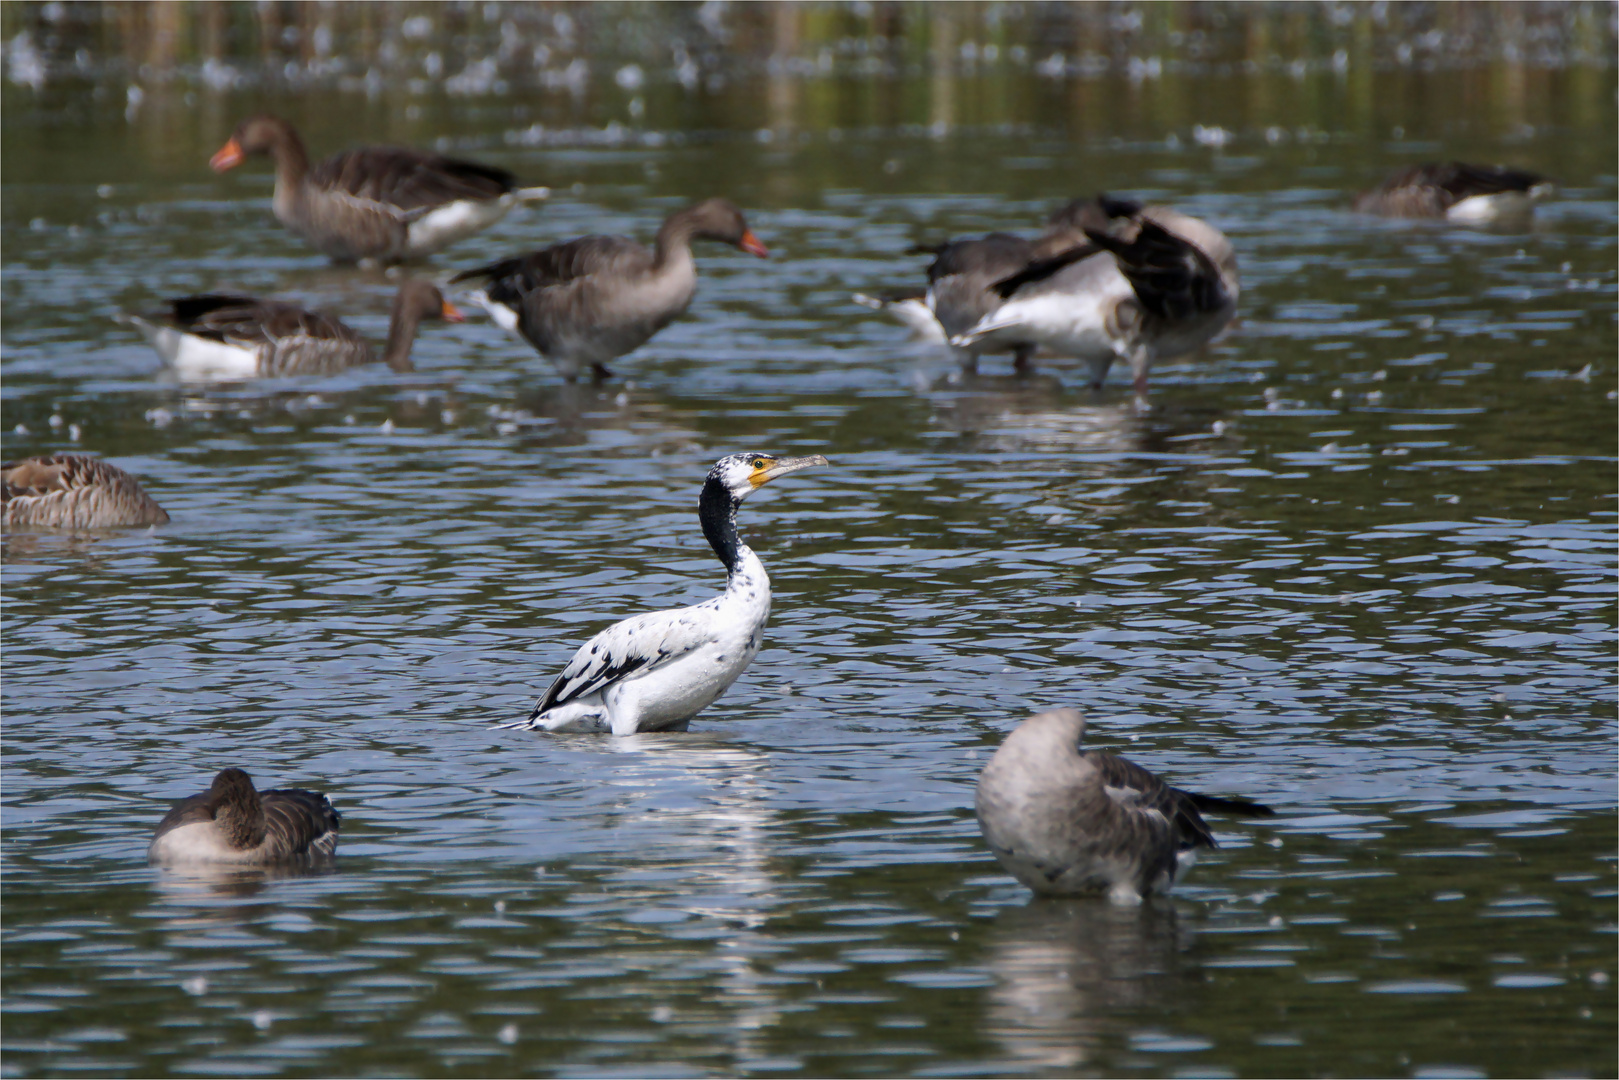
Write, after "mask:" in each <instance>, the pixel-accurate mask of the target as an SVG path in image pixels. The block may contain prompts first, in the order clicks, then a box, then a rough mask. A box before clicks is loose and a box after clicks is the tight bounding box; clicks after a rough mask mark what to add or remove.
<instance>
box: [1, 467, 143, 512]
mask: <svg viewBox="0 0 1619 1080" xmlns="http://www.w3.org/2000/svg"><path fill="white" fill-rule="evenodd" d="M0 501H3V503H4V506H5V512H4V515H3V517H0V520H3V521H4V523H5V526H6V527H7V528H13V527H16V526H19V525H36V526H43V527H45V528H52V529H112V528H120V527H124V526H132V525H166V524H167V523H168V520H169V515H168V514H167V513H166V512H165V511H164V509H163V508H162V507H161V506H159V505H158V504H157V503H156V502H154V501H153V500H152V497H151V496H150V495H148V494H146V492H145V490H144V489H143V488H142V487H141V485H140V482H139V481H138V480H136V479H135V478H134V477H133V476H131V475H129V474H128V473H127V472H125V471H124V470H122V469H120V468H119V467H118V466H116V465H111V464H108V463H107V462H105V461H102V460H100V459H99V458H92V457H85V456H84V455H83V454H48V455H46V456H44V457H31V458H23V459H22V460H20V461H12V462H7V463H6V464H5V465H3V466H0Z"/></svg>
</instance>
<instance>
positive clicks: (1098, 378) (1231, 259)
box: [950, 196, 1240, 396]
mask: <svg viewBox="0 0 1619 1080" xmlns="http://www.w3.org/2000/svg"><path fill="white" fill-rule="evenodd" d="M1102 199H1106V197H1105V196H1103V197H1102ZM1100 201H1101V200H1099V202H1100ZM1103 205H1105V206H1106V208H1107V211H1108V212H1107V217H1106V220H1105V221H1102V222H1098V221H1096V220H1095V219H1096V218H1097V216H1098V214H1097V213H1096V211H1095V210H1094V208H1093V207H1092V204H1090V203H1088V202H1085V201H1081V202H1078V203H1075V204H1070V206H1069V207H1065V208H1064V210H1062V211H1059V215H1063V214H1071V215H1072V218H1073V223H1074V228H1075V229H1076V230H1077V231H1079V232H1081V233H1082V234H1083V236H1084V238H1085V242H1083V243H1075V244H1073V245H1071V246H1070V247H1068V248H1067V249H1066V250H1064V251H1061V252H1058V253H1056V254H1053V255H1050V256H1046V257H1037V258H1034V259H1031V260H1030V261H1029V262H1028V263H1027V264H1026V265H1025V266H1023V267H1022V268H1020V269H1019V270H1017V271H1015V272H1013V273H1010V274H1008V275H1006V276H1004V277H1002V278H1001V279H999V280H998V281H996V282H995V283H994V285H993V287H992V289H993V292H994V293H995V294H996V295H997V296H998V297H999V298H1000V299H1001V301H1002V302H1001V303H999V304H998V305H997V306H995V307H994V309H993V310H991V311H989V312H987V313H986V314H985V315H984V316H983V317H982V318H981V319H980V320H979V321H978V322H977V323H975V324H974V325H972V326H971V327H969V328H967V329H965V330H963V331H959V332H957V333H955V334H954V335H953V336H952V337H951V339H950V341H951V344H953V345H957V346H960V347H963V348H973V347H981V346H984V345H986V344H989V345H994V344H1005V345H1008V346H1015V347H1018V348H1024V347H1027V348H1029V349H1031V350H1032V349H1033V348H1034V347H1035V346H1041V347H1044V348H1046V349H1048V350H1050V351H1051V352H1053V353H1055V354H1057V355H1058V356H1071V357H1077V358H1078V359H1079V360H1080V361H1081V362H1082V363H1084V364H1085V365H1086V366H1088V367H1089V369H1090V383H1091V385H1093V386H1097V387H1099V386H1101V385H1102V381H1103V379H1105V378H1106V376H1107V372H1108V368H1109V367H1111V366H1112V364H1113V361H1114V360H1116V359H1122V360H1125V361H1126V362H1128V363H1129V365H1130V370H1131V373H1132V374H1133V376H1134V385H1135V391H1136V394H1137V395H1138V396H1144V395H1145V394H1146V392H1147V373H1148V371H1149V369H1150V368H1151V366H1152V364H1153V362H1154V361H1155V360H1163V359H1169V358H1172V357H1176V356H1181V355H1184V354H1186V353H1189V352H1193V351H1195V350H1196V349H1198V348H1201V347H1202V346H1203V345H1206V344H1207V343H1208V342H1209V341H1210V340H1212V339H1213V338H1214V336H1215V335H1216V334H1218V333H1219V332H1220V331H1221V330H1223V329H1225V327H1226V324H1227V323H1229V322H1230V321H1231V319H1232V317H1233V316H1234V315H1235V314H1236V311H1237V295H1238V292H1239V290H1240V284H1239V280H1238V275H1237V257H1236V253H1235V251H1234V250H1233V248H1232V246H1231V242H1230V241H1229V240H1227V239H1226V238H1225V235H1224V234H1223V233H1221V232H1220V231H1219V230H1218V229H1216V228H1214V227H1213V226H1211V225H1209V224H1208V223H1207V222H1204V221H1200V220H1199V219H1197V218H1194V217H1189V216H1187V215H1185V214H1182V213H1179V212H1178V211H1175V210H1171V209H1169V208H1167V207H1161V206H1151V207H1146V208H1141V207H1137V206H1135V205H1134V204H1131V203H1125V202H1123V201H1121V200H1107V201H1106V202H1105V204H1103ZM1082 215H1083V216H1082Z"/></svg>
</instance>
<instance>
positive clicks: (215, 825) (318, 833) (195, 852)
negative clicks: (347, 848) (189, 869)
mask: <svg viewBox="0 0 1619 1080" xmlns="http://www.w3.org/2000/svg"><path fill="white" fill-rule="evenodd" d="M341 824H342V818H341V817H340V816H339V815H338V812H337V811H336V810H334V809H332V804H331V802H329V801H328V800H327V798H326V796H325V795H322V794H320V793H319V792H314V791H305V790H304V789H302V788H284V789H280V788H277V789H270V790H267V791H259V790H257V789H255V788H254V786H253V780H252V778H251V777H249V776H248V775H247V773H245V772H243V771H242V770H241V769H236V768H230V769H222V770H220V772H219V774H218V775H217V776H215V777H214V781H213V783H212V784H211V785H210V786H209V788H208V790H207V791H204V792H201V793H199V794H196V795H192V796H190V797H188V798H185V799H182V800H180V802H178V803H176V804H175V806H174V808H173V809H172V810H170V811H169V812H168V813H167V814H165V815H164V817H163V820H162V821H161V822H159V823H158V826H157V833H156V835H155V836H153V838H152V843H151V846H150V847H149V848H148V849H147V857H148V858H149V859H150V860H151V861H152V862H158V863H170V862H172V863H228V864H240V865H243V866H254V865H263V864H266V863H278V862H297V861H312V860H315V859H320V858H325V857H329V856H331V855H332V854H333V853H335V852H336V851H337V833H338V828H339V826H340V825H341Z"/></svg>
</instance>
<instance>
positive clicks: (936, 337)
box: [854, 195, 1140, 371]
mask: <svg viewBox="0 0 1619 1080" xmlns="http://www.w3.org/2000/svg"><path fill="white" fill-rule="evenodd" d="M1139 210H1140V207H1139V206H1138V205H1137V204H1135V203H1132V202H1127V201H1125V200H1122V199H1114V198H1111V197H1109V196H1107V195H1099V196H1097V197H1096V198H1094V199H1074V200H1073V201H1071V202H1069V203H1067V204H1066V205H1064V206H1062V207H1061V208H1059V209H1058V210H1057V211H1056V212H1055V213H1053V214H1052V215H1051V216H1050V217H1049V218H1047V219H1046V227H1045V231H1044V232H1042V233H1041V234H1040V235H1039V236H1038V237H1036V238H1035V239H1033V240H1028V239H1024V238H1023V237H1021V236H1016V235H1014V234H1012V233H1001V232H997V233H990V234H989V235H987V236H981V237H973V238H963V239H956V240H946V241H944V242H943V243H938V244H919V245H917V246H916V247H913V248H912V249H911V251H910V254H915V255H922V254H926V255H932V256H933V261H932V262H931V263H930V264H929V265H928V269H927V275H928V284H927V287H926V288H913V289H894V290H888V291H885V292H881V293H877V294H875V295H868V294H865V293H856V294H855V297H854V300H855V303H857V304H860V305H862V306H864V307H869V308H873V309H875V310H878V311H883V312H885V313H887V314H888V315H890V316H892V317H893V318H895V319H898V320H899V321H900V322H902V323H904V324H905V325H906V326H908V327H910V328H911V331H912V333H913V334H915V335H916V336H917V337H919V338H922V339H923V340H927V341H940V342H944V343H949V344H953V345H955V346H956V347H957V348H958V349H959V350H960V357H961V360H962V362H963V364H964V366H966V367H967V368H968V369H969V370H970V369H973V368H976V367H977V364H978V358H979V355H980V354H982V353H986V352H1010V353H1012V358H1013V359H1012V363H1013V367H1014V368H1015V369H1016V370H1018V371H1026V370H1027V369H1028V367H1029V363H1030V360H1031V358H1032V357H1033V355H1034V351H1035V349H1036V347H1037V346H1038V344H1039V343H1038V342H1037V341H1036V340H1034V339H1033V338H1032V337H1025V336H1020V335H1018V334H1016V333H1014V332H1012V331H1011V329H1010V328H1007V329H1006V330H1003V331H1002V332H1000V333H996V334H994V335H983V336H982V337H979V338H972V339H969V338H968V337H967V335H968V333H969V332H970V331H971V330H972V329H973V328H974V327H976V326H978V325H979V324H980V323H982V322H983V321H984V320H985V319H986V318H988V317H989V316H990V315H992V314H993V313H994V312H996V311H997V310H998V309H999V308H1000V307H1001V305H1002V304H1003V303H1005V299H1006V298H1005V297H1004V296H1002V295H1001V293H1000V292H999V291H998V290H997V288H996V286H997V285H998V284H999V283H1000V282H1002V281H1004V280H1006V279H1007V278H1009V277H1011V276H1012V275H1014V274H1017V273H1020V272H1022V271H1024V270H1027V269H1028V268H1029V267H1030V266H1031V265H1037V264H1038V265H1043V264H1044V262H1045V260H1048V259H1051V258H1054V257H1057V256H1060V255H1063V254H1064V253H1067V252H1070V251H1073V250H1075V249H1085V250H1086V251H1088V252H1094V251H1095V248H1094V246H1090V247H1087V245H1089V243H1090V241H1089V240H1088V238H1087V237H1086V234H1085V230H1086V229H1087V228H1091V229H1103V230H1105V229H1108V228H1109V227H1111V224H1112V222H1113V220H1114V219H1115V218H1122V217H1127V216H1128V215H1131V214H1135V213H1137V212H1139Z"/></svg>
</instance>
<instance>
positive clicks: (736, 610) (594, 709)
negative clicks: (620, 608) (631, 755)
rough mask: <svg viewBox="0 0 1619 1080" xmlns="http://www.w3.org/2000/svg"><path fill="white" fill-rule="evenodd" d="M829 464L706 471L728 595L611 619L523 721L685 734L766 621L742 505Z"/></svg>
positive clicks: (731, 460)
mask: <svg viewBox="0 0 1619 1080" xmlns="http://www.w3.org/2000/svg"><path fill="white" fill-rule="evenodd" d="M826 464H828V462H827V460H826V458H824V457H821V456H820V455H819V454H817V455H815V456H814V457H801V458H776V457H772V456H771V455H769V454H732V455H731V456H730V457H724V458H721V459H720V460H719V461H717V462H715V463H714V467H713V468H712V469H710V470H709V473H708V478H707V480H706V481H704V483H703V491H702V495H701V496H700V498H699V499H698V515H697V516H698V518H699V520H700V521H701V522H702V525H703V535H704V536H706V537H707V538H708V542H709V545H710V546H711V547H713V549H714V554H715V555H717V556H719V560H720V562H722V563H724V564H725V570H726V582H725V591H724V592H723V593H721V594H720V595H719V596H716V597H715V598H714V599H712V600H707V601H704V602H703V603H701V604H696V605H694V606H692V607H684V608H676V609H674V610H672V611H652V612H647V613H646V614H644V615H636V616H634V617H632V618H629V619H625V620H624V621H623V622H619V623H614V624H613V625H612V626H609V627H608V628H607V629H606V630H603V631H602V632H601V633H599V634H597V635H596V636H595V637H593V638H591V639H590V640H589V641H587V642H585V644H584V645H582V646H580V648H579V651H578V652H577V653H575V654H574V657H573V659H572V660H570V661H569V662H568V666H567V667H565V668H563V669H562V674H561V675H558V676H557V677H556V680H555V681H554V682H552V683H551V686H550V688H549V689H548V690H546V692H545V695H544V696H543V697H541V698H540V700H539V703H538V704H536V705H535V706H534V710H533V712H531V713H529V716H528V719H527V720H525V721H523V722H522V723H520V724H507V725H502V726H505V727H516V728H524V729H529V730H532V729H535V728H544V729H545V730H547V731H611V732H612V733H613V734H614V735H628V734H631V733H633V732H637V731H683V730H685V728H686V725H687V723H688V722H689V721H690V720H691V718H692V717H693V716H695V715H696V714H697V713H699V712H701V711H702V710H703V709H705V708H707V707H708V706H709V705H710V704H712V703H713V702H714V701H715V699H717V698H718V697H719V696H720V695H721V694H722V693H724V692H725V690H726V688H727V687H729V686H730V685H731V684H732V683H733V682H735V681H736V680H737V678H738V676H740V675H741V674H742V672H743V671H745V670H746V669H747V666H748V665H749V664H750V663H752V662H753V658H754V656H755V655H756V654H757V653H758V652H759V646H760V643H761V641H762V639H763V635H764V628H765V622H766V621H767V620H768V619H769V617H770V578H769V577H768V576H767V575H766V574H765V568H764V564H763V563H762V562H760V561H759V556H757V555H755V554H754V553H753V551H752V549H750V548H749V547H748V546H747V545H746V544H744V543H742V542H741V540H740V539H739V538H738V536H737V531H736V512H737V510H738V509H739V508H740V507H741V505H742V501H743V500H744V499H746V498H747V497H748V496H749V495H751V494H752V493H753V492H755V491H757V490H758V489H759V488H761V487H763V486H764V485H765V484H768V483H769V482H770V481H772V480H774V479H776V478H777V477H779V476H786V475H787V474H788V473H792V472H797V471H798V470H800V469H807V468H809V467H810V466H812V465H826Z"/></svg>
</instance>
